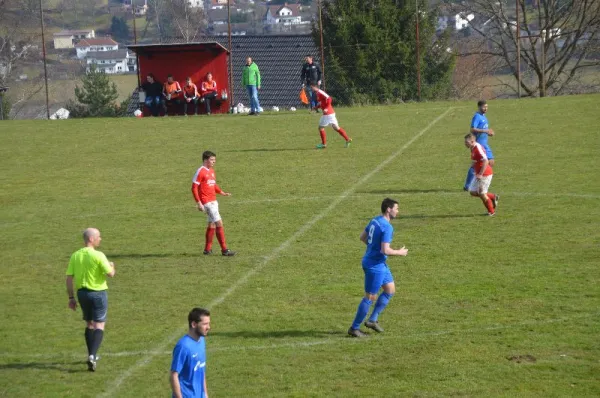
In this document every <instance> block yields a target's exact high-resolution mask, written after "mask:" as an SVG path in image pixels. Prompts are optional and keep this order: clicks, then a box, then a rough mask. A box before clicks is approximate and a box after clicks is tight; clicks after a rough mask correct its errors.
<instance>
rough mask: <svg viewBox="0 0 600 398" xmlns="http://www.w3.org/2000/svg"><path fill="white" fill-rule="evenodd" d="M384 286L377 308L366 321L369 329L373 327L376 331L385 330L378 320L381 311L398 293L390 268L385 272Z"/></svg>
mask: <svg viewBox="0 0 600 398" xmlns="http://www.w3.org/2000/svg"><path fill="white" fill-rule="evenodd" d="M382 288H383V292H381V294H379V297H378V298H377V302H376V303H375V308H373V312H372V313H371V316H370V317H369V320H368V321H367V322H365V326H366V327H368V328H369V329H373V330H375V331H376V332H383V328H382V327H381V326H379V323H378V322H377V320H378V318H379V314H381V311H383V310H384V309H385V307H386V306H387V305H388V303H389V302H390V300H391V299H392V297H393V296H394V294H395V293H396V285H395V284H394V277H393V276H392V272H391V271H390V269H389V268H388V269H387V272H386V273H385V277H384V279H383V286H382Z"/></svg>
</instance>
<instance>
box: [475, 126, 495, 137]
mask: <svg viewBox="0 0 600 398" xmlns="http://www.w3.org/2000/svg"><path fill="white" fill-rule="evenodd" d="M471 133H473V134H487V135H489V136H492V135H494V130H492V129H478V128H476V127H471Z"/></svg>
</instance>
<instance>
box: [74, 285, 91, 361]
mask: <svg viewBox="0 0 600 398" xmlns="http://www.w3.org/2000/svg"><path fill="white" fill-rule="evenodd" d="M77 301H78V302H79V307H81V313H82V315H83V320H84V321H85V323H86V327H85V334H84V336H85V345H86V347H87V350H88V356H89V355H90V354H91V352H92V336H93V335H94V317H93V307H92V303H91V301H90V300H88V298H87V294H86V291H85V290H78V291H77Z"/></svg>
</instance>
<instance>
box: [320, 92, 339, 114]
mask: <svg viewBox="0 0 600 398" xmlns="http://www.w3.org/2000/svg"><path fill="white" fill-rule="evenodd" d="M317 100H318V101H319V104H318V105H317V108H321V109H323V115H333V114H334V113H335V111H334V110H333V106H331V97H330V96H329V94H327V93H326V92H325V91H323V90H319V91H317Z"/></svg>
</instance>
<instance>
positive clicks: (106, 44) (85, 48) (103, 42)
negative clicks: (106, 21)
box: [75, 37, 119, 59]
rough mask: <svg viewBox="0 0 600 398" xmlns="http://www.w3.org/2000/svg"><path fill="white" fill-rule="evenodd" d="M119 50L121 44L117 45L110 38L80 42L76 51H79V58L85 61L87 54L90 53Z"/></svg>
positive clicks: (76, 46)
mask: <svg viewBox="0 0 600 398" xmlns="http://www.w3.org/2000/svg"><path fill="white" fill-rule="evenodd" d="M118 49H119V43H117V42H116V41H114V40H113V39H111V38H110V37H100V38H93V39H82V40H80V41H79V43H77V44H75V50H77V58H79V59H84V58H85V57H86V55H87V53H88V52H90V51H93V52H99V51H114V50H118Z"/></svg>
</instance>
